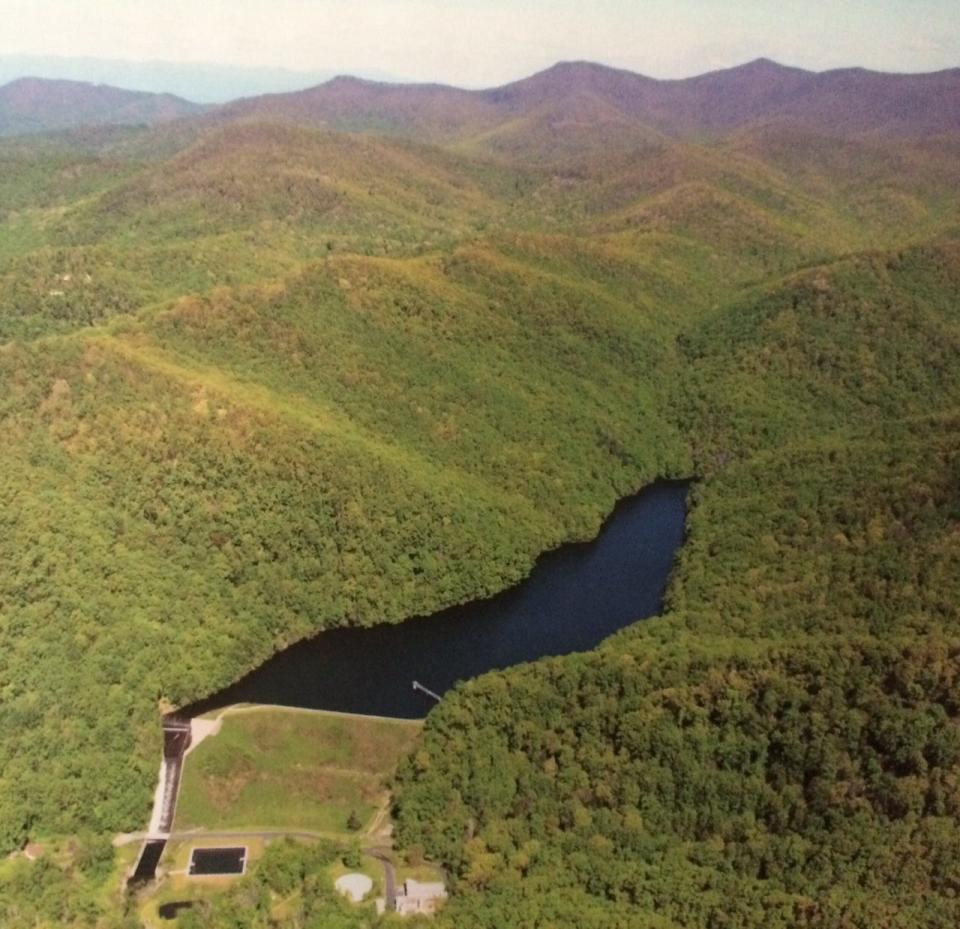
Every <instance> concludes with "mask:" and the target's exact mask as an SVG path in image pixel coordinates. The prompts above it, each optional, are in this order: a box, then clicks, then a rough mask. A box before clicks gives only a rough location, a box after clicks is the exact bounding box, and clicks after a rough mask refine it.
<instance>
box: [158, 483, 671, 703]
mask: <svg viewBox="0 0 960 929" xmlns="http://www.w3.org/2000/svg"><path fill="white" fill-rule="evenodd" d="M688 486H689V485H688V484H687V483H685V482H679V481H659V482H657V483H656V484H652V485H650V486H649V487H647V488H646V489H645V490H643V491H641V492H640V493H639V494H637V495H636V496H633V497H630V498H628V499H626V500H623V501H621V502H620V503H619V504H618V505H617V507H616V509H615V510H614V511H613V513H612V514H611V515H610V517H609V518H608V519H607V521H606V523H605V524H604V526H603V528H602V530H601V532H600V534H599V535H598V537H597V538H596V539H595V540H594V541H592V542H587V543H574V544H569V545H564V546H561V547H560V548H558V549H556V550H555V551H552V552H548V553H546V554H545V555H543V556H541V558H540V559H539V560H538V561H537V564H536V566H535V567H534V569H533V571H532V572H531V574H530V576H529V577H528V578H527V579H526V580H525V581H523V582H521V583H520V584H518V585H517V586H516V587H514V588H511V589H510V590H507V591H505V592H503V593H501V594H497V595H496V596H494V597H491V598H489V599H486V600H479V601H473V602H471V603H467V604H463V605H461V606H454V607H450V608H448V609H445V610H441V611H440V612H438V613H434V614H433V615H432V616H428V617H417V618H413V619H409V620H406V621H405V622H403V623H400V624H397V625H380V626H374V627H371V628H351V629H332V630H328V631H326V632H321V633H319V634H318V635H316V636H315V637H313V638H312V639H306V640H304V641H302V642H298V643H297V644H295V645H292V646H290V647H289V648H287V649H285V650H284V651H282V652H279V653H278V654H276V655H275V656H274V657H273V658H271V659H269V660H268V661H267V662H265V663H264V664H263V665H261V666H260V667H259V668H257V669H256V670H254V671H252V672H251V673H250V674H248V675H247V676H246V677H244V678H241V679H240V680H239V681H237V682H236V683H234V684H232V685H230V686H229V687H227V688H225V689H224V690H222V691H220V692H219V693H216V694H213V695H212V696H211V697H209V698H207V699H205V700H202V701H200V702H198V703H195V704H193V705H192V706H188V707H184V708H183V709H181V710H180V711H179V712H178V714H177V715H178V716H180V717H183V716H197V715H199V714H201V713H205V712H208V711H210V710H215V709H218V708H220V707H223V706H228V705H230V704H234V703H269V704H276V705H280V706H291V707H305V708H309V709H321V710H338V711H341V712H348V713H364V714H370V715H377V716H394V717H405V718H410V719H416V718H420V717H423V716H425V715H426V714H427V713H428V712H429V710H430V708H431V706H432V705H433V700H432V699H431V698H430V697H429V696H427V695H426V694H425V693H423V692H422V691H419V690H414V689H413V682H414V681H418V682H420V684H422V685H423V686H424V687H426V688H428V689H429V690H431V691H433V692H435V693H437V694H442V693H443V692H444V691H446V690H449V689H450V688H451V687H453V686H454V684H456V683H457V681H462V680H466V679H468V678H472V677H476V676H477V675H479V674H483V673H484V672H485V671H491V670H494V669H501V668H506V667H509V666H510V665H515V664H519V663H521V662H525V661H533V660H534V659H537V658H542V657H544V656H547V655H565V654H568V653H570V652H576V651H584V650H586V649H590V648H593V647H594V646H596V645H597V644H599V643H600V642H601V641H602V640H603V639H605V638H606V637H607V636H609V635H610V634H611V633H614V632H616V631H617V630H618V629H622V628H623V627H624V626H627V625H630V624H631V623H633V622H635V621H637V620H638V619H643V618H645V617H648V616H652V615H654V614H656V613H658V612H659V611H660V607H661V604H662V601H663V593H664V589H665V587H666V583H667V579H668V577H669V574H670V569H671V568H672V566H673V561H674V555H675V553H676V551H677V549H678V547H679V546H680V544H681V542H682V541H683V536H684V523H685V518H686V501H687V489H688Z"/></svg>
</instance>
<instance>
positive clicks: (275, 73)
mask: <svg viewBox="0 0 960 929" xmlns="http://www.w3.org/2000/svg"><path fill="white" fill-rule="evenodd" d="M341 73H343V72H342V71H341V70H338V71H334V70H322V69H319V70H316V71H290V70H287V69H285V68H247V67H233V66H231V65H216V64H176V63H174V62H169V61H119V60H117V61H112V60H107V59H100V58H56V57H49V56H43V55H0V85H2V84H6V83H8V82H10V81H13V80H16V79H17V78H21V77H42V78H51V79H59V80H69V81H86V82H89V83H93V84H109V85H112V86H113V87H123V88H125V89H127V90H139V91H147V92H149V93H166V94H174V95H175V96H178V97H183V98H185V99H187V100H193V101H195V102H197V103H225V102H226V101H228V100H235V99H237V98H238V97H253V96H258V95H260V94H270V93H287V92H290V91H295V90H303V89H304V88H305V87H311V86H313V85H315V84H321V83H323V82H324V81H328V80H330V78H332V77H336V76H337V75H338V74H341ZM353 73H354V75H355V76H356V77H363V78H367V79H369V80H376V81H390V82H395V81H397V80H398V78H397V77H395V76H394V75H390V74H387V73H385V72H381V71H376V70H372V71H370V70H368V71H362V70H361V71H355V72H353Z"/></svg>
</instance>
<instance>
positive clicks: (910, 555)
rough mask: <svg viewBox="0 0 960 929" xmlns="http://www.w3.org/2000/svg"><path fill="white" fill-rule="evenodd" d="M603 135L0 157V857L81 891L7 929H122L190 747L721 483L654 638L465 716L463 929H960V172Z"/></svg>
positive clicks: (434, 735) (126, 137) (796, 151)
mask: <svg viewBox="0 0 960 929" xmlns="http://www.w3.org/2000/svg"><path fill="white" fill-rule="evenodd" d="M355 90H356V88H354V89H353V91H355ZM347 91H350V88H341V90H340V92H341V93H342V94H344V95H345V98H347V97H350V94H351V93H353V91H350V93H347ZM437 95H438V96H437V106H438V107H440V103H441V98H443V95H442V94H440V92H439V91H438V92H437ZM400 96H401V97H403V96H404V95H403V94H401V95H400ZM443 99H445V98H443ZM471 99H473V98H471ZM381 102H382V101H381ZM388 102H389V101H388ZM444 105H445V104H444ZM344 106H346V103H345V104H344ZM384 106H387V104H386V103H384ZM595 112H596V105H595V102H594V101H587V102H586V103H585V102H584V101H583V100H576V99H575V100H573V101H572V102H571V101H569V100H567V101H563V105H562V106H561V105H559V104H558V105H557V106H556V107H555V108H552V109H551V108H550V106H548V107H547V109H546V110H545V111H543V112H541V113H540V114H539V117H537V118H533V119H530V120H525V119H519V120H517V121H515V122H513V123H511V125H510V126H509V127H507V128H503V127H501V128H500V129H498V130H497V131H496V132H495V133H494V134H493V135H489V136H484V135H483V134H484V133H486V132H487V131H488V130H490V128H491V127H490V125H487V124H482V125H481V123H482V122H483V120H484V119H486V118H487V115H488V108H487V106H486V104H484V106H483V107H480V108H478V109H477V111H476V112H474V111H473V110H471V111H470V113H468V114H467V115H468V116H469V119H468V120H467V123H468V125H466V128H463V126H461V127H459V128H458V129H457V132H458V133H460V134H459V135H457V138H456V139H455V140H454V143H453V144H452V145H451V148H449V149H444V148H439V147H432V146H429V145H425V144H421V143H420V142H416V143H415V142H410V141H404V140H400V139H397V138H375V137H371V136H353V135H343V134H339V133H333V132H330V131H327V130H316V129H310V128H305V127H302V126H292V125H287V124H285V125H276V124H273V123H264V122H247V121H241V122H239V123H237V124H224V123H223V122H222V121H221V122H220V123H218V124H217V125H210V124H209V123H208V122H204V121H200V122H198V123H196V124H193V125H192V128H191V129H189V130H185V129H184V127H183V125H178V126H174V127H171V128H170V130H169V133H168V134H167V135H164V132H163V130H158V129H156V128H154V129H151V130H143V131H138V132H131V133H120V134H113V135H110V136H109V137H107V136H102V137H100V138H99V139H98V141H97V142H96V144H94V143H93V142H91V141H90V139H89V137H87V142H81V141H80V140H79V137H77V138H76V139H75V141H74V142H71V141H70V138H71V137H61V138H60V139H57V140H52V139H49V138H48V139H40V140H37V141H36V142H35V143H33V144H34V146H35V147H33V148H31V145H30V144H28V143H25V142H23V141H19V142H18V143H17V144H16V145H10V146H6V147H4V148H3V149H2V158H3V159H4V164H5V165H7V166H8V169H9V170H7V171H6V172H5V173H4V177H3V180H0V186H2V188H3V192H4V203H3V209H2V212H0V434H2V436H3V441H2V442H0V501H2V503H0V761H2V764H0V849H2V850H3V851H5V852H6V851H12V850H15V849H17V848H19V847H21V846H22V845H23V843H24V842H26V841H27V840H30V839H40V840H43V841H48V842H53V843H61V845H58V848H60V847H62V848H63V851H62V853H61V854H59V856H58V857H56V858H53V857H51V858H48V859H47V860H46V861H45V863H44V864H43V865H42V868H44V869H46V870H45V871H44V873H43V874H41V872H40V870H36V871H31V870H30V867H31V865H30V864H28V863H27V862H26V861H25V860H24V859H22V858H18V859H15V860H11V861H9V862H5V863H4V864H3V866H2V867H0V922H2V923H3V924H4V925H10V926H20V925H24V926H26V925H30V926H37V925H41V926H54V925H56V926H68V927H69V926H82V925H94V924H97V922H96V921H97V920H98V919H101V923H100V924H99V925H100V926H101V927H105V926H110V925H111V920H114V918H115V917H116V918H119V916H118V915H117V906H116V904H115V902H113V901H112V898H111V899H110V900H109V901H108V899H107V896H108V895H107V893H106V892H105V891H103V889H102V887H103V886H104V884H105V881H106V880H107V873H106V872H107V871H108V870H109V866H110V861H111V860H112V859H111V853H110V852H109V848H108V846H107V843H108V841H109V838H110V836H111V835H112V834H113V833H115V832H118V831H122V830H134V829H138V828H142V827H143V825H144V824H145V823H146V821H147V819H148V816H149V805H150V802H151V797H152V791H153V787H154V784H155V778H156V768H157V760H158V758H159V752H160V731H159V725H158V719H159V713H160V711H161V710H163V709H168V708H169V707H170V706H171V705H182V704H186V703H189V702H191V701H193V700H195V699H197V698H199V697H201V696H203V695H205V694H207V693H209V692H211V691H214V690H216V689H218V688H219V687H221V686H223V685H224V684H226V683H228V682H230V681H232V680H234V679H236V678H237V677H239V676H240V675H242V674H243V673H244V672H245V671H247V670H249V669H250V668H251V667H253V666H255V665H256V664H257V663H259V662H260V661H262V660H263V659H265V658H266V657H268V656H269V655H270V654H272V653H273V652H274V651H276V650H277V649H278V648H281V647H283V646H284V645H286V644H288V643H290V642H292V641H294V640H296V639H298V638H300V637H303V636H306V635H309V634H311V633H313V632H316V631H318V630H319V629H322V628H327V627H332V626H337V625H343V624H372V623H375V622H381V621H387V622H397V621H400V620H402V619H404V618H405V617H408V616H410V615H413V614H417V613H424V612H429V611H432V610H434V609H436V608H438V607H441V606H443V605H447V604H451V603H455V602H462V601H465V600H468V599H471V598H475V597H478V596H482V595H486V594H489V593H492V592H494V591H497V590H500V589H502V588H503V587H505V586H508V585H510V584H512V583H514V582H516V581H517V580H518V579H520V578H521V577H523V575H524V574H525V573H526V572H527V571H528V570H529V568H530V566H531V564H532V563H533V560H534V559H535V557H536V556H537V554H538V553H539V552H541V551H542V550H544V549H545V548H548V547H551V546H554V545H556V544H558V543H560V542H562V541H563V540H567V539H582V538H587V537H589V536H590V535H592V534H593V533H594V532H595V531H596V529H597V527H598V526H599V524H600V522H601V520H602V518H603V516H604V514H606V513H607V512H608V511H609V510H610V508H611V507H612V505H613V504H614V502H615V501H616V499H617V498H619V497H621V496H623V495H625V494H628V493H630V492H632V491H634V490H636V489H638V488H640V487H641V486H642V485H644V484H645V483H647V482H649V481H652V480H653V479H655V478H656V477H658V476H674V477H677V476H696V477H698V478H699V479H700V480H699V482H698V483H697V485H696V491H695V493H694V506H693V509H692V512H691V515H690V522H689V540H688V542H687V544H686V545H685V547H684V549H683V551H682V553H681V556H680V562H679V566H678V570H677V572H676V574H675V577H674V579H673V581H672V583H671V587H670V591H669V596H668V602H667V608H666V610H665V613H664V615H663V616H661V617H660V618H657V619H655V620H652V621H650V622H648V623H646V624H644V625H642V626H640V627H636V628H633V629H630V630H627V631H626V632H624V633H622V634H621V635H619V636H617V637H615V638H614V639H613V640H611V641H610V642H609V643H607V644H606V645H604V646H602V647H601V648H600V649H598V650H596V651H595V652H592V653H590V654H589V655H586V656H576V657H571V658H568V659H557V660H552V661H548V662H538V663H535V664H532V665H530V666H525V667H523V668H519V669H514V670H512V671H509V672H505V673H504V674H495V675H488V676H485V677H484V678H482V679H479V680H478V681H476V682H473V683H470V684H468V685H466V686H465V687H464V688H462V689H461V690H460V691H458V692H456V693H454V694H452V695H451V696H449V697H448V698H446V699H445V700H444V701H443V702H442V704H441V706H440V707H439V708H438V709H437V711H436V712H435V713H433V714H432V715H431V717H430V720H429V721H428V723H427V727H426V730H425V735H424V737H423V742H422V745H421V746H419V747H418V750H417V751H416V752H415V753H414V755H413V756H412V758H411V759H410V761H409V762H408V763H407V764H406V766H405V767H404V770H403V771H402V776H401V784H400V790H399V793H398V813H399V824H400V835H401V839H402V840H403V841H405V842H409V843H413V844H419V845H422V846H423V847H424V848H425V849H426V850H427V851H428V852H429V853H430V854H432V855H434V856H436V857H437V858H438V860H440V861H441V862H442V863H443V864H444V865H445V866H447V867H448V868H449V869H450V871H451V875H452V878H453V882H454V887H453V889H454V896H453V899H452V900H451V902H450V905H449V907H448V911H447V913H446V915H444V916H443V917H442V918H441V924H443V922H444V921H446V924H449V925H456V926H457V927H470V926H491V927H493V926H498V927H506V926H521V925H524V926H526V925H541V926H548V925H573V924H576V925H582V926H594V925H595V926H598V927H599V926H604V927H607V926H618V925H621V926H647V925H663V926H716V925H727V926H731V927H734V926H757V927H760V926H776V925H781V926H793V925H810V926H833V925H844V923H843V919H847V924H849V925H853V926H872V925H891V926H900V925H902V926H904V927H906V926H918V925H919V926H929V927H931V929H932V927H934V926H946V925H950V924H951V922H956V921H957V917H958V915H960V914H958V913H957V912H956V907H957V903H956V900H957V899H958V897H957V892H958V891H960V885H958V884H957V874H956V868H955V864H953V862H955V860H956V853H957V845H958V829H957V817H958V815H960V799H958V795H957V784H958V783H960V748H958V745H957V742H956V732H957V718H958V712H960V692H958V690H957V687H958V681H957V677H956V672H955V669H956V664H957V655H958V647H960V631H958V629H957V608H956V604H957V602H958V595H960V590H958V589H957V584H958V578H960V570H958V568H960V551H958V530H957V526H958V520H960V512H958V509H957V507H958V498H957V490H956V488H957V479H958V477H960V474H958V470H957V469H958V462H957V457H956V449H957V447H958V443H957V438H958V436H957V414H958V410H960V366H958V364H957V360H958V357H960V318H958V307H960V251H958V245H957V241H958V238H957V234H956V230H957V229H960V211H958V201H957V195H956V186H955V184H954V183H953V181H954V179H955V178H956V174H957V171H958V170H960V169H958V167H957V165H958V161H957V148H956V143H955V142H954V141H951V140H950V139H949V138H942V139H927V140H925V141H924V142H922V143H920V142H917V143H908V142H905V141H904V140H894V141H890V140H883V139H873V140H871V141H870V142H869V144H868V143H866V142H857V143H852V142H849V140H848V141H847V142H843V143H841V142H837V141H831V140H829V139H827V138H825V137H824V136H823V135H822V134H813V133H809V134H807V135H804V134H803V133H799V132H798V131H797V130H796V129H795V128H794V129H790V130H789V131H788V130H786V129H784V128H783V127H772V128H770V127H768V128H767V129H764V130H763V131H761V130H759V129H757V128H756V127H754V128H752V129H751V130H749V131H738V133H736V134H734V135H731V136H730V137H727V138H723V139H718V140H713V141H700V142H697V141H683V142H681V141H669V142H667V141H664V140H663V139H662V138H660V137H658V136H656V135H655V134H653V133H649V132H647V131H644V132H643V133H641V134H639V135H638V134H636V133H634V134H633V135H630V137H629V139H628V146H627V149H626V150H625V151H620V152H619V153H618V152H616V151H607V150H601V148H600V147H598V146H596V145H594V144H593V143H592V141H591V140H590V139H588V138H587V135H588V134H586V133H581V132H580V131H579V130H578V128H577V127H578V125H580V122H578V120H580V121H581V122H582V120H581V119H580V118H581V117H584V114H586V115H590V117H591V118H592V115H591V114H595ZM604 112H608V111H606V110H604ZM286 115H287V116H288V117H290V116H291V114H286ZM293 115H295V114H293ZM608 115H609V113H608ZM401 117H403V118H406V116H405V115H404V114H403V113H400V114H399V115H398V116H397V118H398V119H400V118H401ZM540 117H542V118H540ZM611 119H612V120H613V117H612V116H611ZM613 122H614V123H615V122H616V120H613ZM461 130H462V131H461ZM631 132H633V129H631ZM640 135H642V138H641V137H640ZM427 137H428V138H429V137H430V136H429V135H428V136H427ZM617 137H618V138H620V139H621V140H622V138H623V137H622V136H620V135H619V134H618V135H617ZM553 139H557V140H562V141H563V142H564V145H566V146H567V147H566V148H564V147H563V146H555V147H556V148H557V150H556V152H555V154H556V156H557V157H556V159H555V160H550V161H549V162H546V161H544V160H543V159H542V158H541V157H540V155H539V154H538V153H539V152H540V151H541V150H542V147H543V145H544V143H546V144H547V145H549V146H552V145H553V143H552V141H551V140H553ZM147 140H149V141H147ZM465 140H466V141H465ZM804 145H806V146H807V151H808V155H804V148H803V147H804ZM148 148H152V149H153V151H152V152H147V149H148ZM835 148H836V150H839V151H841V152H843V153H844V154H843V155H842V156H838V155H837V154H836V150H835ZM148 155H149V157H148ZM78 836H79V838H77V837H78ZM904 862H907V864H904ZM44 874H45V876H44ZM38 875H39V876H38ZM41 878H43V879H42V880H41ZM41 886H42V887H50V888H53V890H51V891H49V892H47V891H41V890H40V889H38V888H40V887H41ZM231 905H232V904H231ZM234 912H235V911H234V910H232V909H230V907H226V908H225V909H224V911H223V913H222V914H218V913H217V911H216V908H215V907H214V909H213V910H211V912H210V913H209V914H207V915H208V916H209V925H210V926H213V927H215V926H216V925H218V922H217V920H220V919H221V917H222V921H223V924H224V925H227V924H230V923H229V920H230V919H231V918H232V916H231V914H233V913H234ZM248 915H249V919H250V920H251V921H250V922H249V923H248V924H249V925H251V926H254V925H257V926H259V925H267V924H268V918H269V917H268V916H267V915H263V913H260V912H259V911H258V910H257V908H256V907H254V906H251V908H250V913H249V914H248ZM261 916H262V917H263V918H262V919H261ZM258 919H260V920H261V921H260V922H256V920H258Z"/></svg>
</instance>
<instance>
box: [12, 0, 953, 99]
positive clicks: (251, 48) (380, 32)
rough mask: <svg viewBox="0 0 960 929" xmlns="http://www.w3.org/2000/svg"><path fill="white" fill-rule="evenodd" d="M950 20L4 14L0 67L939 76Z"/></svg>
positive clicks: (17, 5) (774, 8) (43, 8)
mask: <svg viewBox="0 0 960 929" xmlns="http://www.w3.org/2000/svg"><path fill="white" fill-rule="evenodd" d="M956 14H957V11H956V0H846V2H844V3H842V4H837V3H835V2H831V0H780V2H777V3H772V2H769V0H737V2H733V3H731V2H730V0H595V2H594V3H591V4H584V3H582V2H580V0H456V2H449V0H364V2H363V3H356V2H355V0H206V2H204V3H202V4H198V3H196V2H194V0H162V2H161V0H5V2H4V10H3V21H4V28H3V31H2V35H0V55H35V56H41V55H42V56H64V57H70V58H79V57H87V58H95V59H125V60H127V61H151V60H159V61H166V62H174V63H181V64H185V63H198V62H208V63H217V64H221V65H231V66H243V67H246V68H285V69H289V70H292V71H303V72H310V73H312V74H315V73H317V72H345V73H367V74H370V73H372V72H379V73H384V74H389V75H396V76H399V77H403V78H406V79H409V80H415V81H442V82H448V83H454V84H458V85H461V86H492V85H496V84H500V83H504V82H506V81H509V80H511V79H514V78H517V77H519V76H521V75H523V74H528V73H530V72H532V71H535V70H537V69H539V68H542V67H544V66H546V65H549V64H551V63H553V62H555V61H557V60H561V59H590V60H596V61H602V62H605V63H608V64H612V65H616V66H619V67H625V68H629V69H631V70H635V71H639V72H642V73H644V74H649V75H651V76H654V77H681V76H687V75H691V74H696V73H701V72H704V71H710V70H713V69H716V68H722V67H727V66H731V65H735V64H738V63H741V62H743V61H746V60H749V59H752V58H756V57H760V56H766V57H770V58H774V59H777V60H779V61H783V62H786V63H789V64H793V65H797V66H800V67H805V68H810V69H813V70H823V69H827V68H833V67H843V66H848V65H862V66H864V67H868V68H874V69H877V70H886V71H933V70H938V69H940V68H947V67H954V66H957V65H958V64H960V18H958V17H957V15H956ZM162 73H163V72H162V69H160V70H159V71H158V72H157V74H158V77H157V80H158V81H161V82H162V80H163V77H162ZM44 76H46V75H44ZM51 76H52V75H51ZM78 76H79V75H78ZM143 89H151V90H167V89H168V88H167V87H163V86H154V87H149V88H146V87H145V88H143Z"/></svg>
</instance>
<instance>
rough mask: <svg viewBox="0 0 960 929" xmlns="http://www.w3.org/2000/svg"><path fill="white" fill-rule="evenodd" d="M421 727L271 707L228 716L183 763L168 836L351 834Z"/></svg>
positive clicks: (368, 815)
mask: <svg viewBox="0 0 960 929" xmlns="http://www.w3.org/2000/svg"><path fill="white" fill-rule="evenodd" d="M419 729H420V723H418V722H408V721H405V720H381V719H370V718H366V717H357V716H339V715H335V714H327V713H313V712H300V711H296V710H283V709H276V708H272V707H271V708H269V709H250V710H246V709H243V710H237V711H235V712H229V711H228V712H227V713H226V714H225V715H224V717H223V725H222V728H221V730H220V732H219V733H218V734H217V735H215V736H210V737H208V738H207V739H206V740H204V741H203V742H202V743H201V744H200V745H198V746H197V748H196V749H195V750H194V751H193V752H191V753H190V755H189V756H188V757H187V759H186V763H185V765H184V773H183V784H182V787H181V791H180V799H179V802H178V805H177V817H176V824H175V830H176V831H184V830H188V829H195V828H203V829H211V830H216V829H264V830H267V829H291V830H296V829H303V830H309V831H316V832H325V833H341V834H352V833H351V830H350V829H348V827H347V821H348V820H349V818H350V816H351V813H355V814H356V816H357V817H358V818H359V820H360V822H361V823H362V828H364V829H365V828H366V827H367V826H368V825H369V824H370V823H371V821H372V820H373V818H374V816H375V814H376V812H377V810H378V808H380V807H381V806H382V805H383V803H384V802H385V801H386V799H387V793H386V790H385V787H384V782H385V779H386V778H387V777H388V776H389V775H390V774H391V773H392V772H393V770H394V768H395V766H396V763H397V759H398V758H399V757H400V756H401V755H402V754H403V753H405V752H406V751H408V750H409V749H410V748H411V746H412V745H413V742H414V740H415V739H416V737H417V734H418V732H419Z"/></svg>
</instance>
